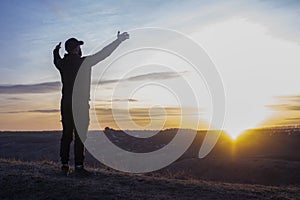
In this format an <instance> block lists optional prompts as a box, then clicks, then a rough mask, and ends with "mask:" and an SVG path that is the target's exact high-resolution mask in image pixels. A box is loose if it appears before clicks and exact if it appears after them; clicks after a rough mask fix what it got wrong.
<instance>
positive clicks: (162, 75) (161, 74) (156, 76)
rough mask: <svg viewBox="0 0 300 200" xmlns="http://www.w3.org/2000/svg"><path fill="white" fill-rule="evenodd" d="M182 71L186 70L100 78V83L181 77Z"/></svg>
mask: <svg viewBox="0 0 300 200" xmlns="http://www.w3.org/2000/svg"><path fill="white" fill-rule="evenodd" d="M184 73H186V71H184V72H154V73H148V74H142V75H137V76H131V77H128V78H124V79H112V80H100V84H111V83H118V82H128V81H129V82H130V81H143V80H166V79H173V78H177V77H181V76H182V75H183V74H184Z"/></svg>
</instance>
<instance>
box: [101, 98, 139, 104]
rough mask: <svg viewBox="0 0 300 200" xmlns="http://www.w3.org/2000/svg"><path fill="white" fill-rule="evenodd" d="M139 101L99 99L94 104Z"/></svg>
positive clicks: (132, 100)
mask: <svg viewBox="0 0 300 200" xmlns="http://www.w3.org/2000/svg"><path fill="white" fill-rule="evenodd" d="M138 101H139V100H137V99H100V100H97V101H96V102H100V103H102V102H104V103H111V102H138Z"/></svg>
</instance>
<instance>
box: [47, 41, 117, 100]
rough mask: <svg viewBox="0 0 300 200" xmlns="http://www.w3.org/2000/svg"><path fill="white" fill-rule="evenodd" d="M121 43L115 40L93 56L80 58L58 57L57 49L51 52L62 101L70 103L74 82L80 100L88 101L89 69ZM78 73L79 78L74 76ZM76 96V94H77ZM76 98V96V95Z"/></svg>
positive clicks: (70, 55) (73, 55)
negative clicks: (60, 83) (59, 78)
mask: <svg viewBox="0 0 300 200" xmlns="http://www.w3.org/2000/svg"><path fill="white" fill-rule="evenodd" d="M120 43H121V41H120V40H118V39H116V40H115V41H113V42H112V43H110V44H109V45H107V46H106V47H104V48H103V49H102V50H100V51H99V52H97V53H96V54H94V55H91V56H87V57H81V56H79V55H77V54H65V56H64V58H61V57H60V55H59V49H54V50H53V57H54V64H55V67H56V68H57V69H58V70H59V72H60V75H61V82H62V101H64V102H70V103H72V95H73V87H74V83H75V80H76V82H77V81H79V82H77V83H78V84H77V83H76V89H78V90H79V91H80V99H81V100H83V101H87V102H88V101H89V99H90V85H91V67H92V66H94V65H96V64H97V63H98V62H100V61H102V60H104V59H105V58H106V57H108V56H109V55H110V54H111V53H112V52H113V51H114V50H115V49H116V48H117V47H118V46H119V44H120ZM78 72H80V76H79V77H78V78H77V79H76V76H77V74H78ZM77 94H78V93H77ZM77 97H78V95H77Z"/></svg>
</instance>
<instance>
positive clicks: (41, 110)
mask: <svg viewBox="0 0 300 200" xmlns="http://www.w3.org/2000/svg"><path fill="white" fill-rule="evenodd" d="M57 112H60V110H58V109H37V110H23V111H6V112H0V113H1V114H18V113H57Z"/></svg>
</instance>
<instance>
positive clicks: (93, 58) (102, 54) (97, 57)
mask: <svg viewBox="0 0 300 200" xmlns="http://www.w3.org/2000/svg"><path fill="white" fill-rule="evenodd" d="M121 42H122V41H120V40H119V39H116V40H114V41H113V42H112V43H110V44H109V45H107V46H106V47H104V48H103V49H101V50H100V51H98V52H97V53H95V54H94V55H90V56H87V57H85V63H86V64H87V65H88V66H90V67H92V66H94V65H96V64H97V63H98V62H100V61H102V60H104V59H105V58H107V57H108V56H110V55H111V54H112V52H113V51H114V50H115V49H116V48H117V47H118V46H119V45H120V44H121Z"/></svg>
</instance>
